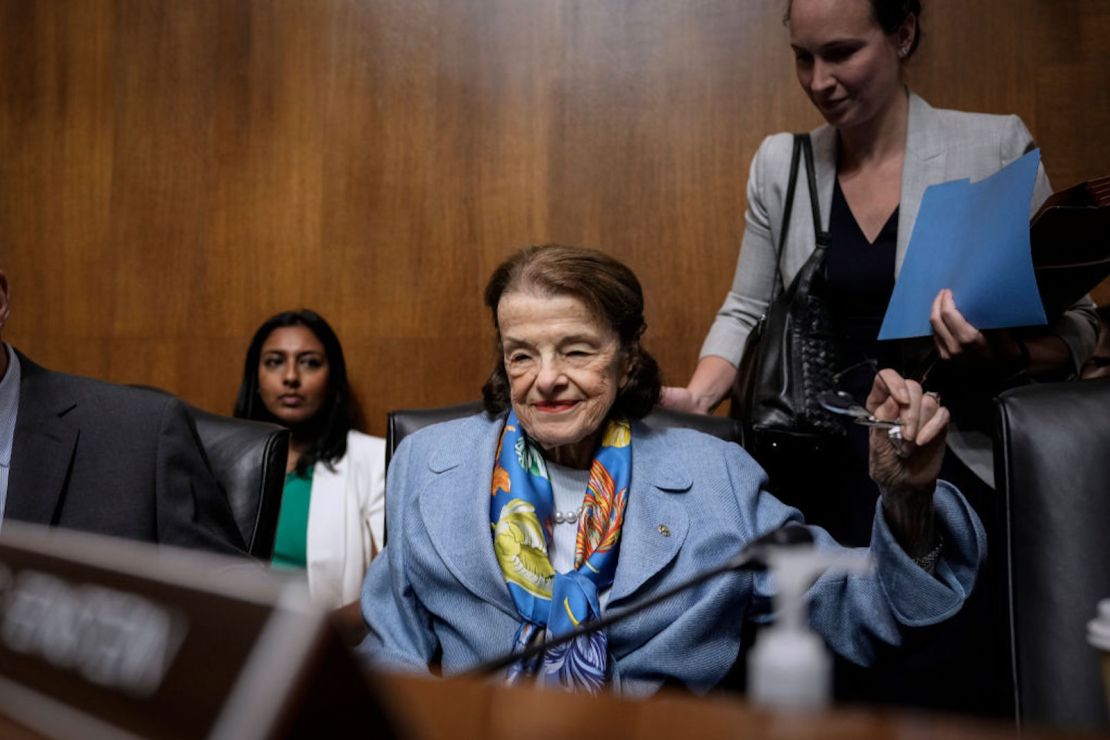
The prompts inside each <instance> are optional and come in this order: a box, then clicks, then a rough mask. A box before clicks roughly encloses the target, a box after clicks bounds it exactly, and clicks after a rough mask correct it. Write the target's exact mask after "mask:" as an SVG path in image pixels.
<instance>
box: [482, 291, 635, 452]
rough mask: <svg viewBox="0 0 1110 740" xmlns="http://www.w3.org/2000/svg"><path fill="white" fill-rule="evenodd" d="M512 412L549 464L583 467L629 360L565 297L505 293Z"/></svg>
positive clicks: (502, 317) (501, 319) (500, 318)
mask: <svg viewBox="0 0 1110 740" xmlns="http://www.w3.org/2000/svg"><path fill="white" fill-rule="evenodd" d="M497 325H498V329H499V331H500V335H501V347H502V351H503V354H504V363H505V372H506V373H507V375H508V376H509V386H510V389H509V393H510V396H511V400H512V406H513V411H515V412H516V415H517V418H518V419H519V420H520V424H521V426H522V427H524V431H526V432H527V433H528V436H529V437H531V438H532V439H533V440H535V441H536V442H537V443H538V444H539V445H540V446H541V447H542V448H543V450H544V456H545V457H547V458H548V459H549V460H551V461H552V462H555V463H559V464H562V465H569V466H572V467H578V468H588V467H589V466H590V463H591V460H592V459H593V452H594V448H595V447H596V443H597V438H598V435H599V434H600V432H601V431H603V430H602V425H603V424H604V423H605V419H606V416H607V415H608V413H609V409H610V408H612V406H613V402H614V401H615V400H616V398H617V393H618V391H619V390H620V388H621V386H622V385H623V384H624V383H625V382H626V381H627V380H628V370H629V360H628V357H627V356H626V353H625V352H624V351H623V350H622V348H621V343H620V338H619V337H618V336H617V333H616V331H614V330H613V329H612V328H611V327H609V326H607V325H605V324H603V323H602V322H599V321H598V320H597V318H596V317H595V316H594V314H593V312H591V311H590V309H589V307H588V306H587V305H586V304H585V303H583V302H582V301H581V300H579V299H578V298H576V297H574V296H571V295H544V294H542V293H535V292H520V291H514V292H510V293H506V294H504V295H503V296H502V297H501V300H500V302H499V303H498V304H497Z"/></svg>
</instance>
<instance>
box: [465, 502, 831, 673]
mask: <svg viewBox="0 0 1110 740" xmlns="http://www.w3.org/2000/svg"><path fill="white" fill-rule="evenodd" d="M812 543H813V534H812V533H811V532H810V531H809V529H808V528H806V527H805V526H804V525H802V524H798V523H797V522H791V523H789V524H786V525H785V526H782V527H780V528H778V529H774V530H771V531H770V532H768V533H767V534H764V535H762V536H760V537H757V538H756V539H754V540H752V541H751V542H749V543H748V544H747V545H745V546H744V549H743V550H741V551H740V552H739V553H738V554H736V555H734V556H733V557H731V558H729V559H728V560H726V561H725V562H723V563H721V564H720V565H717V566H715V567H713V568H710V569H709V570H706V571H703V572H701V573H698V574H697V575H695V576H693V577H691V578H688V579H687V580H685V581H683V582H681V583H679V584H677V585H675V586H672V587H671V588H669V589H667V590H666V591H664V592H662V593H659V594H655V595H654V596H651V597H650V598H647V599H644V600H643V601H640V602H638V603H636V604H633V605H632V606H629V607H628V608H626V609H621V610H619V611H616V612H611V613H609V614H605V615H603V616H601V617H599V618H598V619H592V620H590V621H588V622H583V623H582V624H581V625H580V626H579V627H577V628H576V629H574V630H572V631H571V632H568V633H566V634H565V635H561V636H559V637H552V638H550V639H546V640H540V641H539V642H537V643H536V644H534V645H531V646H529V647H527V648H525V649H524V650H521V651H520V652H516V653H508V654H506V655H503V656H501V657H500V658H494V659H493V660H490V661H486V662H485V663H481V664H479V665H478V666H477V667H475V668H472V669H470V670H469V671H465V672H463V673H462V674H461V675H462V676H464V677H471V678H475V677H481V676H486V675H489V674H491V673H496V672H497V671H501V670H504V669H505V668H508V667H509V666H510V665H512V664H513V663H516V662H518V661H522V660H528V659H530V658H533V657H535V656H536V655H539V654H540V653H543V652H544V651H545V650H548V649H550V648H555V647H558V646H560V645H563V644H565V643H568V642H570V641H571V640H575V639H577V638H579V637H581V636H583V635H588V634H591V633H593V632H597V631H598V630H603V629H606V628H608V627H610V626H612V625H614V624H617V623H618V622H623V621H624V620H625V619H628V618H629V617H631V616H633V615H635V614H639V613H640V612H642V611H644V610H645V609H648V608H650V607H653V606H655V605H656V604H658V603H660V602H662V601H666V600H667V599H669V598H671V597H672V596H674V595H676V594H680V593H682V592H683V591H687V590H689V589H691V588H693V587H694V586H697V585H699V584H701V583H704V582H705V581H708V580H709V579H711V578H714V577H716V576H719V575H721V574H723V573H729V572H731V571H740V570H749V571H762V570H766V569H767V567H768V563H767V560H768V558H767V554H768V551H769V550H771V549H774V548H778V547H794V546H797V545H809V544H812Z"/></svg>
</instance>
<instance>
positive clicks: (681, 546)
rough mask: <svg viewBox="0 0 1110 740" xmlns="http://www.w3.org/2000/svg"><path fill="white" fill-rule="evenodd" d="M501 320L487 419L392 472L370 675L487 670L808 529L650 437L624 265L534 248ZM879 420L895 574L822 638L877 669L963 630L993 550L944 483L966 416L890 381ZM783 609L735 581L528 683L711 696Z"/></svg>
mask: <svg viewBox="0 0 1110 740" xmlns="http://www.w3.org/2000/svg"><path fill="white" fill-rule="evenodd" d="M486 303H487V305H488V306H489V308H490V310H491V311H492V313H493V320H494V326H495V328H496V330H497V337H498V346H499V347H500V349H501V358H500V359H499V360H498V362H497V364H496V366H495V368H494V370H493V373H492V375H491V376H490V379H489V381H488V382H487V384H486V386H485V388H484V396H485V405H486V408H487V413H486V414H482V415H478V416H474V417H471V418H468V419H463V420H459V421H455V422H449V423H445V424H441V425H436V426H433V427H428V428H426V429H423V430H421V431H419V432H417V433H416V434H414V435H412V436H410V437H408V438H407V439H405V440H404V442H403V443H402V444H401V446H400V447H399V449H398V450H397V455H396V457H395V458H394V461H393V464H392V468H391V470H390V474H389V480H388V495H387V497H386V498H387V501H388V507H389V508H388V520H389V522H390V530H391V535H392V536H391V537H390V544H389V546H388V547H386V548H385V550H384V551H383V552H382V555H381V557H380V558H379V559H378V560H377V561H375V563H374V564H373V565H372V566H371V568H370V571H369V573H368V575H367V579H366V582H365V584H364V586H363V592H362V609H363V616H364V617H365V619H366V621H367V624H368V625H369V630H370V633H369V636H368V637H367V639H366V641H365V642H364V643H363V646H362V649H363V650H364V651H365V652H366V653H367V655H368V657H369V659H370V660H371V661H372V662H373V663H375V664H376V665H378V666H381V667H387V668H388V667H393V668H400V669H408V670H427V668H428V667H429V665H431V664H432V663H433V662H437V661H438V663H439V665H440V667H441V669H442V671H443V672H444V673H446V674H451V673H457V672H459V671H463V670H466V669H468V668H472V667H474V666H476V665H478V664H480V663H482V662H483V661H486V660H489V659H492V658H495V657H498V656H500V655H503V654H505V653H507V652H508V651H510V650H518V649H520V648H521V647H522V646H525V645H528V644H531V643H532V642H533V641H534V640H536V639H538V638H539V637H541V636H543V635H544V634H545V632H551V633H552V634H564V633H566V632H567V631H568V630H570V629H571V628H572V627H573V626H574V625H575V624H580V623H583V622H584V621H586V620H588V619H591V618H594V617H596V616H598V615H599V614H601V613H602V612H603V611H604V610H606V609H608V608H614V609H615V608H620V607H624V606H628V605H629V604H632V603H635V602H637V601H639V600H641V599H644V598H647V597H650V596H651V595H653V594H656V593H659V592H661V591H663V590H665V589H668V588H670V587H671V586H673V585H675V584H677V583H679V582H680V581H682V580H684V579H686V578H688V577H689V576H691V575H693V574H694V573H697V572H698V571H701V570H704V569H705V568H706V567H708V566H711V565H715V564H717V563H719V562H720V561H721V560H722V559H724V558H727V557H729V556H731V555H734V554H736V553H737V552H739V551H740V550H741V549H742V548H743V547H744V546H745V544H746V543H748V542H750V541H751V540H753V539H754V538H756V537H758V536H760V535H761V534H763V533H766V532H768V531H771V530H774V529H777V528H779V527H781V526H783V525H784V524H786V523H787V522H791V521H796V520H798V519H799V518H800V516H799V514H798V512H797V511H795V510H793V509H790V508H788V507H786V506H784V505H783V504H782V503H780V502H779V501H777V500H776V499H775V498H773V497H772V496H770V495H769V494H767V493H764V492H763V491H762V488H761V487H762V484H763V482H764V476H763V472H762V471H761V470H760V469H759V467H758V466H757V465H756V464H755V463H754V462H753V461H752V460H751V458H750V457H748V455H747V454H746V453H745V452H744V451H743V450H742V449H741V448H740V447H738V446H736V445H734V444H730V443H726V442H723V441H721V440H718V439H715V438H712V437H709V436H706V435H703V434H700V433H697V432H694V431H691V430H686V429H654V428H651V427H649V426H646V425H644V424H643V423H641V422H640V421H639V420H640V419H642V418H643V417H644V416H645V415H646V414H647V413H648V411H649V410H650V409H651V408H652V406H653V404H654V403H655V401H656V400H657V398H658V395H659V388H660V379H659V371H658V368H657V366H656V363H655V361H654V360H653V359H652V357H651V355H649V354H648V353H647V352H646V351H645V350H644V349H643V347H642V346H641V345H640V336H641V335H642V334H643V331H644V328H645V325H644V317H643V296H642V293H641V289H640V284H639V282H638V281H637V279H636V276H635V275H634V274H633V273H632V272H631V271H630V270H629V269H628V268H627V267H625V266H624V265H623V264H621V263H620V262H618V261H616V260H615V259H613V258H611V257H609V256H607V255H605V254H602V253H600V252H596V251H592V250H587V249H580V248H574V247H563V246H546V247H533V248H528V249H525V250H524V251H522V252H520V253H518V254H516V255H514V256H513V257H511V258H510V259H509V260H508V261H506V262H505V263H504V264H502V265H501V266H500V267H498V268H497V270H496V271H495V272H494V273H493V277H492V278H491V279H490V282H489V285H488V286H487V288H486ZM868 405H869V408H871V409H872V411H873V412H874V413H876V414H877V415H880V416H883V417H885V418H890V419H894V418H898V419H900V420H901V421H902V422H903V423H904V427H903V438H904V441H903V442H902V443H901V446H899V447H895V444H896V443H895V442H893V441H892V440H890V439H889V438H888V436H887V435H886V434H885V433H883V432H879V433H876V434H874V435H873V437H872V457H871V460H872V472H873V475H874V477H875V480H876V482H877V483H878V484H879V486H880V487H881V488H882V490H883V497H882V502H881V505H880V506H878V507H877V508H876V514H875V521H874V530H875V531H874V537H873V541H872V546H871V552H872V554H873V556H874V557H875V559H876V561H877V563H878V568H877V570H876V573H875V575H874V576H868V577H859V576H852V577H845V576H828V577H825V578H822V579H821V580H820V581H819V582H818V583H817V584H816V585H815V586H814V587H813V589H812V591H811V609H812V621H813V624H814V626H815V627H816V628H817V629H818V630H819V631H820V632H821V633H822V634H823V635H824V636H825V638H826V639H827V640H828V641H829V643H830V645H831V646H832V647H833V648H834V649H835V650H836V651H838V652H839V653H841V654H843V655H845V656H847V657H848V658H850V659H851V660H854V661H856V662H859V663H866V662H867V661H868V660H869V658H870V656H871V655H872V654H873V649H874V648H875V647H876V646H877V644H878V642H880V641H881V642H885V643H889V644H897V643H898V642H899V640H900V639H901V636H902V633H903V632H904V631H905V630H906V629H907V628H908V627H911V626H912V627H919V626H924V625H929V624H933V623H936V622H940V621H942V620H944V619H946V618H947V617H949V616H951V615H952V614H954V613H955V612H956V611H958V610H959V608H960V605H961V603H962V601H963V598H964V596H965V595H966V594H967V593H968V592H969V591H970V589H971V587H972V584H973V582H974V580H975V577H976V574H977V571H978V568H979V565H980V561H981V559H982V556H983V552H984V547H985V543H984V539H983V534H982V529H981V526H980V524H979V522H978V520H977V519H976V518H975V515H974V514H973V513H972V511H971V510H970V508H969V507H968V505H967V503H966V502H965V501H964V500H963V498H962V497H961V495H960V494H959V492H958V491H956V490H955V489H954V488H952V487H951V486H949V485H948V484H946V483H943V482H938V481H937V480H936V475H937V470H938V468H939V465H940V461H941V457H942V455H943V450H944V431H945V426H946V424H947V420H948V414H947V412H946V411H945V410H944V409H943V408H940V407H938V406H937V404H936V402H935V400H934V399H933V398H932V397H931V396H928V395H923V394H922V393H921V391H920V388H919V387H918V386H917V385H916V384H914V383H911V382H906V381H903V380H902V379H901V378H900V377H899V376H898V375H896V374H895V373H894V372H893V371H884V373H883V374H882V375H881V376H880V377H879V379H878V380H877V381H876V383H875V387H874V389H873V391H872V393H871V396H870V398H869V399H868ZM814 535H815V537H816V539H817V541H818V543H819V545H821V546H824V547H830V548H832V547H837V545H836V544H835V543H834V542H833V541H832V540H831V538H829V536H828V535H827V534H826V533H825V532H824V531H822V530H814ZM770 592H771V589H770V587H769V583H768V582H767V580H766V579H765V577H763V576H752V575H750V574H745V573H734V574H729V575H725V576H721V577H720V578H718V579H716V580H714V581H711V582H709V583H708V584H706V585H704V586H702V587H700V588H698V589H694V590H691V591H690V592H688V593H685V594H683V595H681V596H678V597H675V598H674V599H672V600H670V601H665V602H663V603H661V604H659V605H658V606H656V607H654V608H652V609H649V610H647V611H646V612H644V613H642V614H640V615H638V616H636V617H634V618H632V619H629V620H627V621H624V622H622V623H619V624H617V625H614V626H613V627H611V628H610V629H609V630H608V631H606V632H601V633H599V634H597V635H596V637H595V638H594V639H584V638H579V640H578V641H577V642H574V643H572V644H571V645H570V647H569V648H568V649H557V650H551V651H549V652H548V653H547V654H546V655H545V656H544V659H543V660H542V661H536V662H534V663H532V664H530V665H528V666H522V665H520V664H517V665H516V666H515V667H514V668H512V669H510V671H509V677H510V678H513V677H515V676H519V675H520V674H522V673H529V674H531V673H536V674H542V675H541V676H540V678H541V680H544V681H545V682H547V683H551V684H555V685H562V686H566V687H574V688H585V689H588V690H596V689H598V688H599V687H601V686H603V685H610V686H612V688H613V689H615V690H617V691H621V692H623V693H632V694H646V693H651V692H653V691H655V690H656V689H658V688H659V687H660V685H662V684H663V683H664V682H678V683H682V684H685V685H687V686H689V687H690V688H691V689H693V690H696V691H705V690H708V689H709V688H711V687H712V686H714V685H715V684H716V683H717V682H719V681H720V680H721V678H722V677H723V676H724V675H725V673H726V672H727V671H728V669H729V667H730V666H731V665H732V663H733V662H734V660H735V659H736V656H737V652H738V648H739V645H740V637H741V635H740V631H741V623H742V619H741V616H742V615H743V614H744V612H745V610H746V609H747V608H749V607H752V606H757V607H762V606H764V605H765V604H766V602H767V599H768V596H769V594H770Z"/></svg>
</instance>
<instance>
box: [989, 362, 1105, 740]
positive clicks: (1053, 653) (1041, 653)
mask: <svg viewBox="0 0 1110 740" xmlns="http://www.w3.org/2000/svg"><path fill="white" fill-rule="evenodd" d="M996 425H997V428H996V432H997V437H996V440H997V444H996V449H995V483H996V486H997V488H998V492H999V494H1000V497H999V502H1000V506H1001V507H1002V511H1001V512H1000V522H1001V526H1000V527H999V530H1000V538H999V539H1000V540H1001V541H1000V542H999V543H997V544H998V545H999V547H998V549H996V550H995V552H997V553H1000V554H1001V556H1002V557H1003V559H1004V562H1003V564H1002V569H1001V570H1002V579H1003V580H1004V581H1005V583H1004V587H1005V588H1006V589H1007V591H1008V605H1009V612H1010V613H1009V618H1008V624H1007V625H1006V629H1007V630H1008V632H1009V638H1010V647H1011V658H1012V670H1013V680H1014V686H1015V694H1014V698H1015V704H1016V709H1017V717H1018V722H1019V724H1030V725H1053V726H1057V727H1067V728H1089V729H1098V730H1102V731H1104V732H1105V731H1107V730H1108V729H1110V721H1108V716H1107V708H1106V695H1105V693H1104V691H1103V686H1102V682H1101V678H1100V675H1099V666H1098V656H1097V655H1096V653H1095V650H1094V648H1092V647H1091V646H1090V645H1088V644H1087V639H1086V623H1087V620H1089V619H1091V618H1092V617H1094V615H1095V611H1096V604H1097V603H1098V601H1099V599H1101V598H1107V597H1110V379H1106V380H1089V381H1081V382H1076V383H1050V384H1043V385H1034V386H1026V387H1022V388H1017V389H1014V390H1011V391H1007V392H1006V393H1003V394H1002V395H1001V396H1000V397H999V398H998V399H997V400H996Z"/></svg>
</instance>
